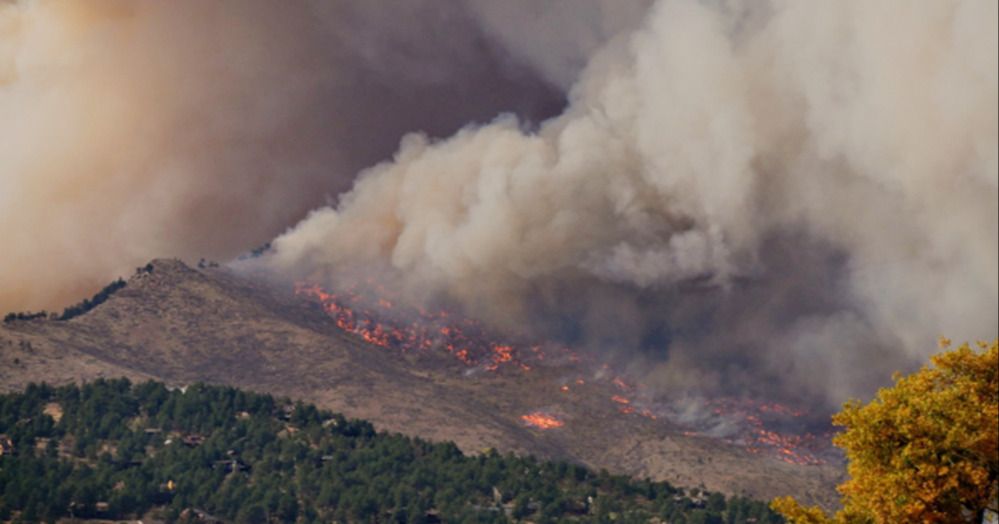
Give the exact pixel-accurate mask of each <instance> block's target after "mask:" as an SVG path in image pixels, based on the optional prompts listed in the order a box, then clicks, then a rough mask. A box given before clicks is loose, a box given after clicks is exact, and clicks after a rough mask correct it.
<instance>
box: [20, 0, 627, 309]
mask: <svg viewBox="0 0 999 524" xmlns="http://www.w3.org/2000/svg"><path fill="white" fill-rule="evenodd" d="M572 3H573V4H579V5H580V6H581V8H582V11H581V12H580V13H579V15H578V16H576V17H575V18H573V17H571V16H570V17H569V18H568V19H567V20H566V22H565V24H564V25H565V28H564V30H552V31H547V32H546V33H545V35H544V36H539V37H536V38H534V39H533V40H531V41H528V40H527V39H525V38H521V37H520V36H521V35H516V34H514V33H511V32H508V31H505V30H503V27H504V26H505V25H506V24H519V23H520V22H522V21H523V20H525V19H530V20H552V19H553V17H555V16H558V15H571V13H570V12H569V10H568V9H567V6H568V2H553V3H551V4H548V5H545V6H532V5H529V4H533V2H530V3H529V2H521V4H523V5H520V6H517V5H514V4H510V5H509V6H508V7H507V8H500V7H498V6H492V5H491V4H492V2H485V1H467V2H438V1H433V0H419V1H415V0H392V1H379V2H366V1H353V2H345V1H336V2H330V1H315V2H313V1H309V0H302V1H296V2H272V1H257V0H250V1H243V0H240V1H222V2H202V1H198V0H181V1H169V2H131V1H118V0H108V1H100V2H90V1H70V2H63V1H45V0H34V1H32V0H23V1H17V0H15V1H13V2H11V1H4V2H0V225H2V229H3V235H2V240H0V311H9V310H14V309H36V308H42V307H46V308H58V307H61V306H64V305H66V304H68V303H71V302H76V301H77V300H79V299H81V298H82V297H83V296H85V295H88V294H90V293H92V292H93V291H94V290H95V289H98V288H99V287H100V286H102V285H104V284H105V283H107V282H108V281H109V280H111V279H112V278H114V277H116V276H119V275H122V274H126V273H128V272H129V271H130V270H131V268H133V267H135V266H136V265H140V264H144V263H145V262H146V261H147V260H148V259H149V258H152V257H155V256H181V257H188V258H193V259H197V258H198V257H202V256H204V257H211V258H229V257H232V256H235V255H237V254H238V253H241V252H245V251H247V250H249V249H250V248H252V247H254V246H258V245H260V244H262V243H264V242H266V241H267V240H269V239H270V238H272V237H273V236H274V235H275V234H277V233H279V232H280V231H282V230H284V229H286V228H287V227H288V226H289V225H290V224H293V223H295V222H297V221H298V220H300V219H301V218H302V217H304V216H305V214H306V212H307V211H308V210H309V209H312V208H315V207H317V206H320V205H322V204H323V203H324V202H325V199H326V195H336V194H337V193H339V192H341V191H343V190H345V189H347V188H349V186H350V183H351V181H352V179H353V176H354V174H356V173H357V171H358V170H360V169H361V168H363V167H364V166H367V165H371V164H372V163H374V162H377V161H379V160H382V159H384V158H386V157H387V156H389V155H390V154H391V153H392V151H393V150H394V149H395V148H396V146H397V144H398V141H399V139H400V137H402V136H403V134H404V133H406V132H409V131H414V130H422V131H424V132H425V133H427V134H428V135H430V136H446V135H449V134H451V133H453V132H455V131H456V130H457V129H459V128H460V127H461V126H462V125H465V124H466V123H468V122H471V121H479V122H486V121H489V120H491V119H492V118H493V117H494V116H495V115H496V114H497V113H499V112H503V111H510V112H514V113H516V114H518V115H520V116H521V117H522V118H525V119H526V120H527V121H537V120H540V119H542V118H545V117H548V116H551V115H554V114H556V113H557V112H558V111H560V110H561V109H562V107H563V106H564V96H565V95H564V92H563V90H562V88H563V86H562V85H560V84H559V83H558V82H560V81H565V82H567V80H565V79H566V78H568V77H571V76H575V74H576V73H578V69H579V68H581V67H582V65H583V64H585V59H586V53H588V51H589V50H590V49H592V48H595V47H596V46H598V45H599V44H600V43H601V42H602V41H604V40H606V39H607V38H609V37H610V36H612V35H613V34H614V33H615V32H617V31H618V30H619V29H620V28H621V27H624V26H626V25H627V24H634V23H637V21H638V20H640V18H641V12H640V9H639V7H640V6H637V5H636V7H634V8H632V9H629V11H635V14H632V15H625V16H613V17H612V16H610V15H607V14H606V13H607V12H609V11H607V9H606V8H605V7H604V4H606V3H607V2H602V1H596V0H594V1H590V2H582V3H577V2H572ZM517 7H521V8H525V10H523V11H519V10H517V9H516V8H517ZM527 8H529V9H527ZM582 17H587V18H585V19H584V18H582ZM604 18H606V20H604ZM515 44H516V46H517V48H516V50H513V51H507V50H506V48H507V46H513V45H515ZM532 47H533V48H535V49H534V51H532ZM528 58H530V60H529V59H528Z"/></svg>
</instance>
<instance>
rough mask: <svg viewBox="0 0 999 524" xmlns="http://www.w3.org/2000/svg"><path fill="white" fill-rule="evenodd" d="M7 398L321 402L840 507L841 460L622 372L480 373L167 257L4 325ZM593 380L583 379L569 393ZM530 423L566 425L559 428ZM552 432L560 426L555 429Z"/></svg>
mask: <svg viewBox="0 0 999 524" xmlns="http://www.w3.org/2000/svg"><path fill="white" fill-rule="evenodd" d="M0 362H2V365H0V388H2V389H3V390H5V391H16V390H20V389H22V388H23V387H25V386H26V385H27V384H28V383H30V382H38V381H46V382H50V383H55V384H64V383H69V382H77V381H82V380H92V379H96V378H100V377H128V378H131V379H133V380H144V379H157V380H162V381H164V382H166V383H168V384H172V385H184V384H191V383H195V382H208V383H215V384H225V385H231V386H236V387H240V388H245V389H249V390H253V391H258V392H265V393H271V394H275V395H281V396H288V397H291V398H293V399H299V400H304V401H307V402H313V403H315V404H316V405H318V406H319V407H321V408H323V409H329V410H333V411H336V412H341V413H343V414H345V415H346V416H348V417H353V418H362V419H366V420H370V421H371V422H372V423H373V424H374V425H375V427H377V428H378V429H379V430H387V431H394V432H400V433H403V434H407V435H412V436H419V437H422V438H426V439H430V440H434V441H454V442H455V443H457V445H458V446H459V447H460V448H461V449H462V450H463V451H464V452H466V453H473V454H474V453H481V452H483V451H484V450H486V449H488V448H494V449H497V450H499V451H500V452H508V451H511V452H516V453H531V454H535V455H538V456H540V457H545V458H553V459H559V460H566V461H570V462H574V463H580V464H584V465H586V466H589V467H592V468H595V469H600V468H606V469H608V470H609V471H611V472H613V473H621V474H628V475H634V476H638V477H645V476H648V477H651V478H653V479H655V480H661V481H667V482H670V483H671V484H673V485H677V486H685V487H695V486H703V487H705V488H707V489H709V490H712V491H719V492H723V493H726V494H741V495H747V496H752V497H755V498H770V497H773V496H777V495H785V494H793V495H795V496H797V497H799V499H802V500H806V501H813V502H818V503H821V504H824V505H830V504H831V503H832V501H833V500H834V492H833V488H832V487H833V486H834V485H835V484H836V482H837V481H838V480H839V479H840V475H841V473H840V471H841V468H840V467H839V466H838V465H836V464H832V465H828V464H827V465H802V464H791V463H787V462H785V461H782V460H779V457H778V456H775V455H774V454H770V453H759V452H753V450H749V449H747V448H745V447H743V446H739V445H734V444H731V443H728V442H724V441H722V440H719V439H716V438H712V437H709V436H706V435H703V434H697V433H695V432H691V431H689V430H688V428H684V427H681V426H678V425H676V424H674V423H672V422H670V421H669V420H668V418H667V417H658V418H655V419H653V418H651V417H645V416H639V415H637V414H636V413H634V412H630V411H628V410H625V409H621V406H620V405H619V404H617V403H616V402H612V401H610V400H609V399H612V398H615V397H617V398H618V399H620V394H621V392H620V390H619V387H618V386H616V385H615V384H614V383H613V382H612V381H611V380H610V378H609V377H604V378H602V379H601V378H599V377H596V376H594V374H593V373H592V371H591V370H587V369H581V368H580V367H579V366H578V365H576V364H573V363H572V362H551V363H548V364H546V365H543V366H536V367H535V368H534V369H532V370H531V372H530V373H521V372H511V371H504V370H500V372H496V373H485V372H475V373H472V372H470V370H469V369H466V368H464V367H462V366H461V365H460V363H459V362H456V361H455V359H454V358H451V356H450V355H447V354H437V353H428V354H400V353H397V352H393V351H390V350H387V349H385V348H381V347H378V346H376V345H372V344H369V343H367V342H365V341H364V340H363V339H362V338H361V337H359V336H357V335H355V334H353V333H348V332H345V331H344V330H342V329H340V328H339V327H337V325H336V323H335V322H332V321H331V319H330V317H329V316H328V315H327V313H326V312H325V311H324V310H323V309H322V307H320V306H319V305H318V304H317V303H316V302H315V301H313V300H310V299H309V297H302V296H297V295H295V294H294V293H293V290H292V288H291V286H287V288H286V289H285V288H282V287H280V286H279V287H272V286H269V285H265V284H263V283H261V282H259V281H257V280H255V279H251V278H246V277H244V276H241V275H239V274H236V273H234V272H233V271H231V270H229V269H227V268H225V267H197V268H196V267H189V266H187V265H185V264H184V263H182V262H180V261H176V260H156V261H153V262H152V263H151V264H150V265H149V266H147V268H146V269H144V270H142V271H139V272H137V273H136V274H135V275H134V276H132V277H131V278H129V279H128V281H127V285H126V286H125V287H123V288H122V289H120V290H117V291H116V292H114V293H113V294H111V295H110V296H109V297H107V300H106V301H105V302H104V303H102V304H100V305H98V306H96V307H94V308H93V309H90V310H89V311H87V312H85V313H83V314H80V315H78V316H75V317H74V318H71V319H70V320H65V321H62V320H50V319H44V318H37V319H32V320H12V321H10V322H5V323H4V324H3V325H2V327H0ZM580 376H585V379H586V380H585V381H583V380H580V381H581V382H583V383H581V384H578V383H576V382H572V383H571V385H567V382H569V381H572V380H575V379H576V377H580ZM530 416H539V417H547V416H551V417H553V418H555V419H556V420H557V423H556V424H553V425H549V426H545V425H544V420H540V421H533V422H540V423H541V424H533V425H532V423H531V422H532V419H529V418H525V417H530ZM544 428H547V429H544Z"/></svg>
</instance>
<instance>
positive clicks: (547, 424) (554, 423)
mask: <svg viewBox="0 0 999 524" xmlns="http://www.w3.org/2000/svg"><path fill="white" fill-rule="evenodd" d="M520 419H521V420H523V421H524V423H525V424H527V425H528V426H532V427H535V428H538V429H554V428H560V427H562V426H564V425H565V423H564V422H562V421H561V420H559V419H557V418H555V417H553V416H552V415H548V414H546V413H542V412H540V411H535V412H533V413H528V414H526V415H521V416H520Z"/></svg>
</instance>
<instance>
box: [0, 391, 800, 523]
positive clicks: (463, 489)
mask: <svg viewBox="0 0 999 524" xmlns="http://www.w3.org/2000/svg"><path fill="white" fill-rule="evenodd" d="M139 517H146V518H159V519H163V520H165V521H167V522H184V521H202V522H204V521H214V522H241V523H243V522H245V523H265V522H333V521H338V522H398V523H414V522H516V521H525V520H526V521H532V522H618V523H629V522H649V521H653V520H656V519H658V520H659V521H665V522H671V523H681V524H682V523H687V524H708V523H710V524H731V523H741V522H756V523H761V524H762V523H779V522H783V519H782V518H781V517H780V516H778V515H777V514H775V513H773V512H772V511H771V510H770V509H769V508H768V507H767V504H766V503H765V502H761V501H755V500H749V499H746V498H742V497H732V498H727V497H725V496H723V495H721V494H719V493H708V492H705V491H702V490H699V489H689V490H685V489H680V488H678V487H674V486H671V485H670V484H668V483H665V482H654V481H651V480H649V479H632V478H629V477H625V476H620V475H612V474H610V473H608V472H607V471H599V472H595V471H591V470H589V469H587V468H585V467H583V466H581V465H577V464H571V463H568V462H564V461H543V460H539V459H537V458H534V457H531V456H516V455H513V454H500V453H498V452H496V451H495V450H492V449H489V450H482V452H481V453H477V454H465V453H463V452H462V451H461V450H459V449H458V447H457V446H455V445H454V444H453V443H431V442H427V441H424V440H421V439H417V438H412V437H408V436H404V435H400V434H394V433H386V432H379V431H376V430H375V428H374V427H373V426H372V425H371V424H370V423H368V422H366V421H363V420H350V419H347V418H345V417H343V416H342V415H339V414H334V413H331V412H329V411H324V410H321V409H318V408H316V407H315V406H313V405H310V404H304V403H301V402H292V401H290V400H288V399H282V398H275V397H273V396H271V395H265V394H258V393H252V392H248V391H242V390H238V389H234V388H231V387H222V386H210V385H203V384H195V385H191V386H187V387H182V388H181V387H168V386H167V385H165V384H163V383H158V382H144V383H138V384H133V383H131V382H129V381H128V380H126V379H116V380H103V379H102V380H97V381H94V382H91V383H88V384H85V385H82V386H77V385H67V386H59V387H55V386H50V385H45V384H33V385H30V386H29V387H28V388H27V389H26V390H25V391H23V392H19V393H13V394H6V395H2V396H0V521H13V522H40V521H44V522H55V521H56V520H58V519H60V518H77V519H97V518H99V519H123V518H139Z"/></svg>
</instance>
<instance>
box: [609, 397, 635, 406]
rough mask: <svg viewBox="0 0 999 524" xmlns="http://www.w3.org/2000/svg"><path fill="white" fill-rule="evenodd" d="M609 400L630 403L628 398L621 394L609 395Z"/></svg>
mask: <svg viewBox="0 0 999 524" xmlns="http://www.w3.org/2000/svg"><path fill="white" fill-rule="evenodd" d="M611 400H613V401H614V402H617V403H618V404H631V401H630V400H628V399H626V398H624V397H622V396H621V395H614V396H612V397H611Z"/></svg>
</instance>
